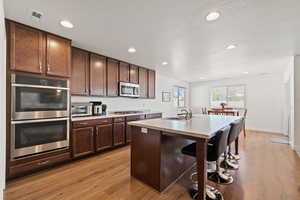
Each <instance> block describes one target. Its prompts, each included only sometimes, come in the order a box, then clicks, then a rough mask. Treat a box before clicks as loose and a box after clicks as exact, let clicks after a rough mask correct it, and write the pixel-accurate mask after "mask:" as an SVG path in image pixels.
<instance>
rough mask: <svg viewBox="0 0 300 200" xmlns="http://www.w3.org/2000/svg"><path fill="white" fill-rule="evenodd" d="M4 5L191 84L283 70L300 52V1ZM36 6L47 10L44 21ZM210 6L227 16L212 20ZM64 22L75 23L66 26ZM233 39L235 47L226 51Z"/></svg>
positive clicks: (23, 18)
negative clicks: (34, 13) (35, 14)
mask: <svg viewBox="0 0 300 200" xmlns="http://www.w3.org/2000/svg"><path fill="white" fill-rule="evenodd" d="M4 7H5V16H6V17H7V18H9V19H13V20H16V21H18V22H21V23H25V24H28V25H31V26H34V27H37V28H40V29H43V30H46V31H49V32H53V33H56V34H58V35H62V36H65V37H67V38H70V39H72V40H73V45H74V46H77V47H81V48H84V49H87V50H90V51H94V52H96V53H99V54H103V55H106V56H110V57H113V58H117V59H120V60H124V61H127V62H131V63H134V64H137V65H141V66H145V67H149V68H155V69H157V70H159V71H160V72H161V73H164V74H167V75H168V76H170V77H174V78H176V79H180V80H185V81H188V82H194V81H203V80H215V79H222V78H230V77H238V76H250V75H255V74H261V73H273V72H282V71H283V70H284V69H285V68H286V67H287V65H288V63H289V59H290V58H291V56H292V55H295V54H299V53H300V20H299V19H300V12H299V10H300V1H299V0H276V1H274V0H263V1H262V0H188V1H183V0H151V1H146V0H144V1H142V0H121V1H120V0H85V1H82V0H42V1H41V0H26V1H20V0H5V1H4ZM32 10H34V11H39V12H41V13H43V17H42V19H41V20H40V22H37V21H35V20H33V19H32V17H31V12H32ZM210 11H219V12H220V13H221V17H220V18H219V19H218V20H217V21H214V22H207V21H206V20H205V17H206V15H207V14H208V13H209V12H210ZM64 19H67V20H70V21H71V22H72V23H73V24H74V28H73V29H66V28H64V27H62V26H61V25H60V23H59V22H60V20H64ZM230 44H235V45H237V48H236V49H233V50H226V46H228V45H230ZM131 46H134V47H135V48H136V49H137V52H136V53H135V54H129V53H128V52H127V49H128V48H129V47H131ZM163 61H166V62H168V65H167V66H162V65H161V63H162V62H163ZM244 72H249V74H248V75H245V74H243V73H244Z"/></svg>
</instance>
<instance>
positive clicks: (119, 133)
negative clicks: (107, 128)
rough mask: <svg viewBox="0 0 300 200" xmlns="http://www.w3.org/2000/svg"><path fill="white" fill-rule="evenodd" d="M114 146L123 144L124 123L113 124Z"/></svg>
mask: <svg viewBox="0 0 300 200" xmlns="http://www.w3.org/2000/svg"><path fill="white" fill-rule="evenodd" d="M113 131H114V134H113V141H114V146H119V145H122V144H125V122H119V123H114V128H113Z"/></svg>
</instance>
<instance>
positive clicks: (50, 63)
mask: <svg viewBox="0 0 300 200" xmlns="http://www.w3.org/2000/svg"><path fill="white" fill-rule="evenodd" d="M47 75H51V76H63V77H70V76H71V41H70V40H67V39H64V38H61V37H57V36H54V35H51V34H47Z"/></svg>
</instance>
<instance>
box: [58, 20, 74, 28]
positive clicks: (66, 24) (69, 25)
mask: <svg viewBox="0 0 300 200" xmlns="http://www.w3.org/2000/svg"><path fill="white" fill-rule="evenodd" d="M60 24H61V25H62V26H63V27H65V28H73V27H74V25H73V24H72V23H71V22H70V21H68V20H62V21H60Z"/></svg>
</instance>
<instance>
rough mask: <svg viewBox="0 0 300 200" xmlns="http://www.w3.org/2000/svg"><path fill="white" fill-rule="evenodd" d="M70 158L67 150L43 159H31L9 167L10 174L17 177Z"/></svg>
mask: <svg viewBox="0 0 300 200" xmlns="http://www.w3.org/2000/svg"><path fill="white" fill-rule="evenodd" d="M70 158H71V156H70V152H67V153H64V154H60V155H56V156H51V157H46V158H43V159H38V160H34V161H31V162H27V163H23V164H19V165H15V166H12V167H10V168H9V176H10V177H15V176H18V175H22V174H24V173H27V172H31V171H34V170H38V169H43V168H46V167H49V166H51V165H54V164H57V163H60V162H63V161H67V160H69V159H70Z"/></svg>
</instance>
